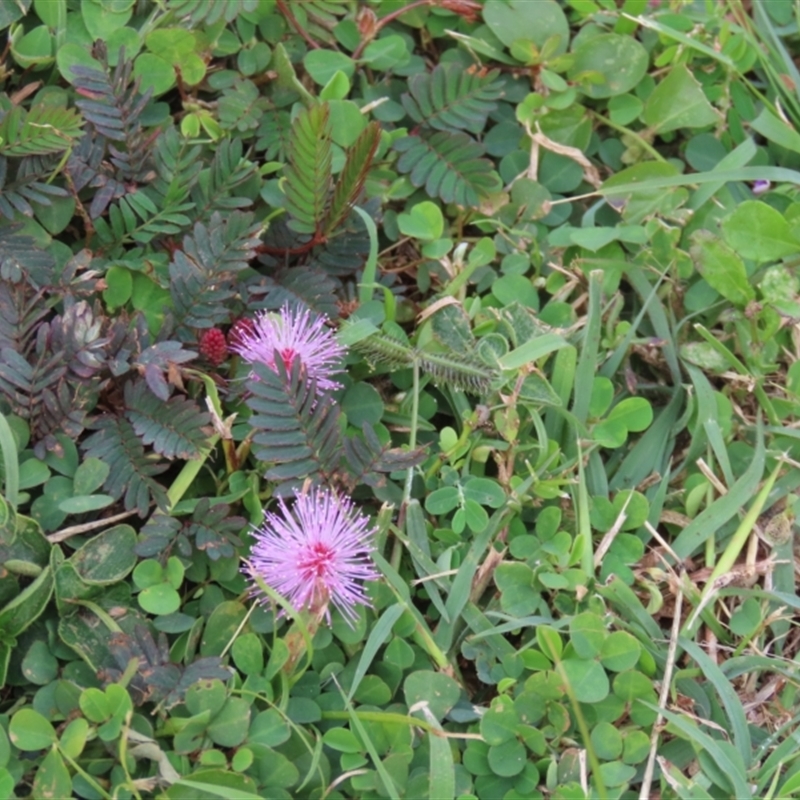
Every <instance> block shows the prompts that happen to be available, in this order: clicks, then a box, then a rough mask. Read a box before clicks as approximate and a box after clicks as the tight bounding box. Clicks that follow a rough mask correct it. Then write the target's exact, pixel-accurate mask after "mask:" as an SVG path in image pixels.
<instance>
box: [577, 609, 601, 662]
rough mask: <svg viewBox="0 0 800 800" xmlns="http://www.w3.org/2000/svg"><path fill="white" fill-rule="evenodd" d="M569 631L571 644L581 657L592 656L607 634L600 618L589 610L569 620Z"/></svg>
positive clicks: (595, 653) (596, 652)
mask: <svg viewBox="0 0 800 800" xmlns="http://www.w3.org/2000/svg"><path fill="white" fill-rule="evenodd" d="M569 633H570V641H571V642H572V646H573V648H574V649H575V652H576V653H577V655H578V656H580V657H581V658H594V657H595V656H596V655H597V654H598V653H599V652H600V649H601V647H602V646H603V642H604V640H605V638H606V636H607V635H608V634H607V631H606V626H605V623H604V622H603V620H602V618H601V617H599V616H597V614H592V613H591V612H589V611H586V612H584V613H583V614H578V615H577V616H576V617H573V618H572V619H571V620H570V623H569Z"/></svg>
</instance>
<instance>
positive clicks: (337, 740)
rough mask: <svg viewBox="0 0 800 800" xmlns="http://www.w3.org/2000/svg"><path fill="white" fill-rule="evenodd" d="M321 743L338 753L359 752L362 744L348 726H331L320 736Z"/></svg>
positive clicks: (361, 749) (362, 749) (362, 748)
mask: <svg viewBox="0 0 800 800" xmlns="http://www.w3.org/2000/svg"><path fill="white" fill-rule="evenodd" d="M322 742H323V744H325V745H327V746H328V747H330V748H331V749H332V750H336V751H338V752H339V753H361V752H363V751H364V745H362V744H361V742H359V740H358V739H357V738H356V736H355V734H354V733H353V732H352V731H351V730H350V729H349V728H331V729H330V730H327V731H325V733H324V734H323V736H322Z"/></svg>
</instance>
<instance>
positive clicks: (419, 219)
mask: <svg viewBox="0 0 800 800" xmlns="http://www.w3.org/2000/svg"><path fill="white" fill-rule="evenodd" d="M397 225H398V227H399V228H400V232H401V233H402V234H403V235H404V236H411V237H413V238H414V239H423V240H424V241H432V240H433V239H439V238H441V235H442V233H443V232H444V217H443V216H442V212H441V210H440V209H439V206H437V205H436V203H432V202H431V201H430V200H423V201H422V202H421V203H417V204H416V205H415V206H413V208H412V209H411V210H410V211H409V212H407V213H403V214H398V215H397Z"/></svg>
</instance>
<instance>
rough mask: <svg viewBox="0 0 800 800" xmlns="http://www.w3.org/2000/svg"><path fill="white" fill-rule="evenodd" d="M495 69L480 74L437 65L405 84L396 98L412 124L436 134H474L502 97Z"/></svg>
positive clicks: (450, 66) (454, 65) (481, 128)
mask: <svg viewBox="0 0 800 800" xmlns="http://www.w3.org/2000/svg"><path fill="white" fill-rule="evenodd" d="M498 74H499V71H498V70H492V71H491V72H489V73H487V74H486V75H480V74H478V73H475V72H470V71H469V70H464V69H462V68H461V67H460V66H458V65H457V64H439V65H437V66H436V67H434V69H433V71H432V72H430V73H427V72H420V73H418V74H416V75H413V76H412V77H411V78H410V79H409V81H408V93H406V94H403V95H402V96H401V98H400V100H401V102H402V103H403V107H404V108H405V110H406V111H407V112H408V115H409V116H410V117H411V119H413V120H414V122H416V123H418V124H420V125H427V126H428V127H430V128H435V129H436V130H439V131H458V130H465V131H469V132H470V133H474V134H478V133H480V132H481V131H482V130H483V129H484V127H485V126H486V120H487V118H488V116H489V114H490V113H491V112H492V111H494V109H495V108H496V107H497V103H496V102H495V101H496V100H498V99H499V98H500V97H502V95H503V88H502V85H501V84H500V82H499V81H498V80H497V76H498Z"/></svg>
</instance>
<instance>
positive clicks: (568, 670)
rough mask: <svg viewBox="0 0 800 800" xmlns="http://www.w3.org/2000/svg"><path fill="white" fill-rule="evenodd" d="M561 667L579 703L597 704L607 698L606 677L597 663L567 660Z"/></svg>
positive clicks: (608, 687) (574, 659)
mask: <svg viewBox="0 0 800 800" xmlns="http://www.w3.org/2000/svg"><path fill="white" fill-rule="evenodd" d="M561 666H562V667H563V669H564V674H565V675H566V678H567V680H568V681H569V684H570V686H571V687H572V690H573V692H575V697H576V699H577V700H578V702H579V703H598V702H600V700H603V699H605V698H606V697H607V696H608V692H609V690H610V686H609V683H608V675H606V671H605V670H604V669H603V667H602V666H601V665H600V664H599V663H598V662H597V661H583V660H581V659H577V658H568V659H565V660H564V661H562V662H561Z"/></svg>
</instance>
